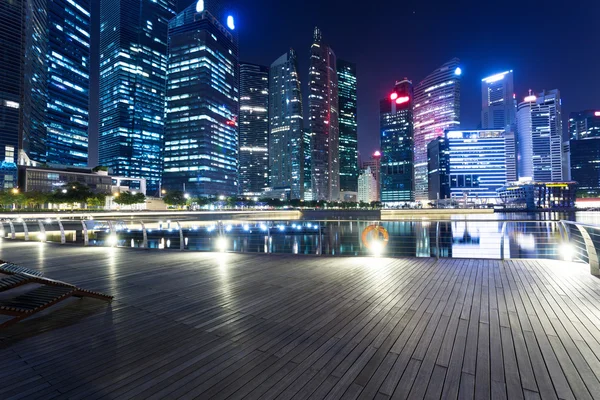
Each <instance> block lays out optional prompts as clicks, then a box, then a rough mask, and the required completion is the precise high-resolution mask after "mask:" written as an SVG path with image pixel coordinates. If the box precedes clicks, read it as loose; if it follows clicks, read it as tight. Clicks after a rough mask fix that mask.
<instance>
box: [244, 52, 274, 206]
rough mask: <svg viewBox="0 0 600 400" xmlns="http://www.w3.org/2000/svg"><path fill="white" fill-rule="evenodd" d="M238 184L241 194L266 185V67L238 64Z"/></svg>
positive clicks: (252, 193)
mask: <svg viewBox="0 0 600 400" xmlns="http://www.w3.org/2000/svg"><path fill="white" fill-rule="evenodd" d="M239 126H240V185H241V193H242V194H244V195H251V196H255V195H260V194H261V193H262V192H263V191H264V189H265V188H267V187H268V186H269V68H267V67H265V66H262V65H256V64H249V63H240V121H239Z"/></svg>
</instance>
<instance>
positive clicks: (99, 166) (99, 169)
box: [92, 165, 108, 172]
mask: <svg viewBox="0 0 600 400" xmlns="http://www.w3.org/2000/svg"><path fill="white" fill-rule="evenodd" d="M92 171H94V172H98V171H108V167H106V166H104V165H98V166H96V167H94V168H93V169H92Z"/></svg>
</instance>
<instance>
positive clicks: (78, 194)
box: [51, 182, 94, 204]
mask: <svg viewBox="0 0 600 400" xmlns="http://www.w3.org/2000/svg"><path fill="white" fill-rule="evenodd" d="M90 197H94V193H93V192H92V191H91V190H90V188H89V187H87V186H86V185H84V184H83V183H79V182H72V183H69V184H68V185H65V186H63V187H62V189H58V190H56V191H55V192H54V193H53V194H52V197H51V201H52V202H53V203H59V204H60V203H80V204H81V203H86V202H87V199H88V198H90Z"/></svg>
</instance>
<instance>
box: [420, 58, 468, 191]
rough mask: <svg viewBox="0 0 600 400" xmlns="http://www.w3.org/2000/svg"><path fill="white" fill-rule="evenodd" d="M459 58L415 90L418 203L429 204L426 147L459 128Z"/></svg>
mask: <svg viewBox="0 0 600 400" xmlns="http://www.w3.org/2000/svg"><path fill="white" fill-rule="evenodd" d="M459 63H460V61H459V60H458V58H453V59H452V60H450V61H448V62H447V63H445V64H444V65H442V66H441V67H440V68H437V69H436V70H435V71H433V72H432V73H431V74H430V75H429V76H427V77H426V78H425V79H423V80H422V81H421V82H419V84H417V85H416V86H415V89H414V93H415V94H414V107H413V119H414V140H415V154H414V160H415V161H414V171H415V200H418V201H422V200H427V199H428V197H429V195H428V185H427V144H428V143H429V142H431V141H432V140H433V139H435V138H437V137H440V136H443V135H444V131H446V130H448V129H456V128H457V127H458V126H459V125H460V76H461V74H462V71H461V69H460V66H459Z"/></svg>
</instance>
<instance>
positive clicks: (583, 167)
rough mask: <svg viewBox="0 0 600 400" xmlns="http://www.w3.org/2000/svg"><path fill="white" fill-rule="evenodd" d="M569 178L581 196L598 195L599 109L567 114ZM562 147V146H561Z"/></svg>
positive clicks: (599, 161) (599, 174) (599, 194)
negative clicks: (569, 139)
mask: <svg viewBox="0 0 600 400" xmlns="http://www.w3.org/2000/svg"><path fill="white" fill-rule="evenodd" d="M569 135H570V137H571V141H570V168H571V179H572V180H574V181H575V182H577V183H578V187H577V188H578V192H579V194H580V196H582V197H598V196H600V111H593V110H587V111H582V112H575V113H571V115H570V116H569ZM563 148H564V146H563Z"/></svg>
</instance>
